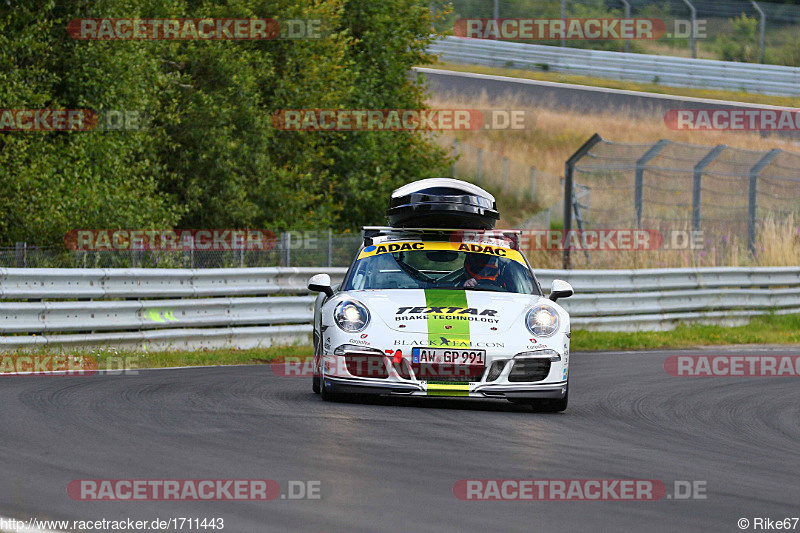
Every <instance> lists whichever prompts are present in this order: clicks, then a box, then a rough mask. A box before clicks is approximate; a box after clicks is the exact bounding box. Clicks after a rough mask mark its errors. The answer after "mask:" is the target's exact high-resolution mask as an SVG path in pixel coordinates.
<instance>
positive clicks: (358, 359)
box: [344, 354, 389, 379]
mask: <svg viewBox="0 0 800 533" xmlns="http://www.w3.org/2000/svg"><path fill="white" fill-rule="evenodd" d="M344 362H345V364H346V365H347V371H348V372H350V375H352V376H357V377H360V378H377V379H386V378H388V377H389V371H388V370H386V363H384V358H383V356H382V355H377V354H376V355H362V354H345V356H344Z"/></svg>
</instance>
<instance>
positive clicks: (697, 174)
mask: <svg viewBox="0 0 800 533" xmlns="http://www.w3.org/2000/svg"><path fill="white" fill-rule="evenodd" d="M725 148H727V146H726V145H724V144H720V145H718V146H715V147H714V148H712V149H711V151H710V152H708V153H707V154H706V156H705V157H704V158H703V159H701V160H700V162H699V163H697V164H696V165H695V167H694V186H693V187H692V230H693V231H700V184H701V182H702V180H703V171H704V170H705V169H706V167H707V166H708V165H710V164H711V163H712V162H713V161H714V160H715V159H716V158H717V156H718V155H719V154H721V153H722V151H723V150H725Z"/></svg>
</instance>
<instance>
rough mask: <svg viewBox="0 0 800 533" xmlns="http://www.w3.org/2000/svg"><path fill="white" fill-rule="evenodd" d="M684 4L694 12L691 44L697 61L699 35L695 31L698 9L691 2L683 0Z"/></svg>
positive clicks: (693, 55)
mask: <svg viewBox="0 0 800 533" xmlns="http://www.w3.org/2000/svg"><path fill="white" fill-rule="evenodd" d="M683 3H684V4H686V5H687V6H689V9H690V10H691V11H692V28H691V30H692V33H691V37H690V38H689V42H690V43H691V45H692V57H693V58H695V59H697V35H696V31H695V30H696V28H697V9H695V7H694V6H693V5H692V3H691V2H690V1H689V0H683Z"/></svg>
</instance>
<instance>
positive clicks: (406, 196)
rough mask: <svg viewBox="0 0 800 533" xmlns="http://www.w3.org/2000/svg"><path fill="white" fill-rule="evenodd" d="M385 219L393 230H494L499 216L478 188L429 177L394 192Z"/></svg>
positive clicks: (494, 206)
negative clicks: (386, 218)
mask: <svg viewBox="0 0 800 533" xmlns="http://www.w3.org/2000/svg"><path fill="white" fill-rule="evenodd" d="M386 216H387V217H388V219H389V225H390V226H392V227H395V228H454V229H493V228H494V224H495V222H496V221H497V220H498V219H499V218H500V213H498V212H497V203H496V202H495V199H494V196H492V195H491V194H489V193H488V192H486V191H484V190H483V189H481V188H480V187H478V186H477V185H473V184H472V183H467V182H466V181H461V180H456V179H451V178H431V179H425V180H419V181H415V182H413V183H409V184H408V185H404V186H402V187H400V188H399V189H397V190H395V191H394V192H393V193H392V197H391V199H390V200H389V210H388V211H387V212H386Z"/></svg>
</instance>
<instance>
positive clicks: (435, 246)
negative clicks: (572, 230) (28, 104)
mask: <svg viewBox="0 0 800 533" xmlns="http://www.w3.org/2000/svg"><path fill="white" fill-rule="evenodd" d="M416 250H452V251H454V252H472V253H480V254H487V255H493V256H496V257H507V258H508V259H511V260H512V261H516V262H517V263H521V264H523V265H524V264H525V260H524V259H523V258H522V254H521V253H519V252H518V251H517V250H512V249H511V248H504V247H502V246H490V245H483V244H470V243H459V242H420V241H405V242H391V243H385V244H372V245H370V246H366V247H364V248H363V249H362V250H361V252H360V253H359V254H358V258H359V259H364V258H365V257H371V256H373V255H380V254H390V253H395V252H406V251H409V252H410V251H416Z"/></svg>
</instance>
